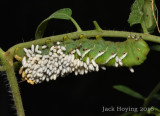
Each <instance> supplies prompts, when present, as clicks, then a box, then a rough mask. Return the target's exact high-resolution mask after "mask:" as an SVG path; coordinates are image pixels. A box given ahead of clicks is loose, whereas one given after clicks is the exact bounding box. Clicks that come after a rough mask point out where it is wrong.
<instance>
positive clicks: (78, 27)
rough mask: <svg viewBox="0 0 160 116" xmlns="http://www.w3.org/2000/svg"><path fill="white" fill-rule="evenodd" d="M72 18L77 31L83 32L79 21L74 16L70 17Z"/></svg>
mask: <svg viewBox="0 0 160 116" xmlns="http://www.w3.org/2000/svg"><path fill="white" fill-rule="evenodd" d="M70 18H71V21H72V23H73V24H74V25H75V27H76V28H77V32H81V31H82V29H81V28H80V26H79V25H78V23H77V22H76V21H75V20H74V19H73V18H72V17H70Z"/></svg>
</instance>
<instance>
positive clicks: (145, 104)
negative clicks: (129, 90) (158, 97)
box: [143, 82, 160, 107]
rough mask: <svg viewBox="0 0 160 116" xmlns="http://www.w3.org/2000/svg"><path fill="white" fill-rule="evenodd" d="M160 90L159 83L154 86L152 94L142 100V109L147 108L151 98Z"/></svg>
mask: <svg viewBox="0 0 160 116" xmlns="http://www.w3.org/2000/svg"><path fill="white" fill-rule="evenodd" d="M159 90H160V82H159V83H158V84H157V85H156V87H155V88H154V89H153V90H152V92H151V93H150V94H149V95H148V97H147V98H146V99H145V100H144V104H143V107H147V106H148V104H149V102H150V101H151V99H152V98H153V96H154V95H155V94H156V93H157V92H158V91H159Z"/></svg>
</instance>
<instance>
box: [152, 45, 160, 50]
mask: <svg viewBox="0 0 160 116" xmlns="http://www.w3.org/2000/svg"><path fill="white" fill-rule="evenodd" d="M150 48H151V50H155V51H160V45H153V46H151V47H150Z"/></svg>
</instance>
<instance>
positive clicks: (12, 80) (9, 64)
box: [0, 49, 25, 116]
mask: <svg viewBox="0 0 160 116" xmlns="http://www.w3.org/2000/svg"><path fill="white" fill-rule="evenodd" d="M9 54H10V53H9V52H6V53H5V52H4V51H3V50H2V49H0V59H1V61H2V65H3V67H4V69H5V71H6V73H7V77H8V81H9V85H10V88H11V91H12V95H13V100H14V103H15V106H16V110H17V114H18V116H25V114H24V110H23V105H22V100H21V96H20V92H19V87H18V83H17V80H16V76H15V73H14V68H13V60H12V59H8V56H9Z"/></svg>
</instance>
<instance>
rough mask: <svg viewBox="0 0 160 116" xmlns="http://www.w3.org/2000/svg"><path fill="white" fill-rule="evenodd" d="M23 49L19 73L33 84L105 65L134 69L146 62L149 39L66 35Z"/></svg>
mask: <svg viewBox="0 0 160 116" xmlns="http://www.w3.org/2000/svg"><path fill="white" fill-rule="evenodd" d="M23 49H24V53H25V55H24V56H23V59H22V67H21V68H20V70H19V73H20V74H22V79H24V80H27V82H28V83H30V84H34V83H35V84H37V83H41V82H43V81H49V80H56V78H57V77H59V76H62V77H63V76H66V75H67V74H69V73H72V72H74V73H75V75H78V74H80V75H83V74H87V73H88V72H91V71H99V67H101V68H102V69H105V66H114V67H122V66H123V67H129V68H130V71H131V72H134V70H133V69H132V68H131V67H132V66H135V65H140V64H142V63H143V62H144V60H145V59H146V56H147V54H148V52H149V47H148V45H147V43H146V42H145V41H144V40H142V39H141V38H134V37H129V38H127V40H126V41H124V42H112V41H105V40H103V39H102V38H101V37H97V39H94V40H93V39H88V38H86V37H81V38H80V39H78V40H71V39H69V38H65V39H64V41H62V42H56V43H48V44H45V45H42V46H40V45H32V46H31V48H29V49H27V48H23ZM15 54H16V52H15ZM17 55H18V52H17Z"/></svg>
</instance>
